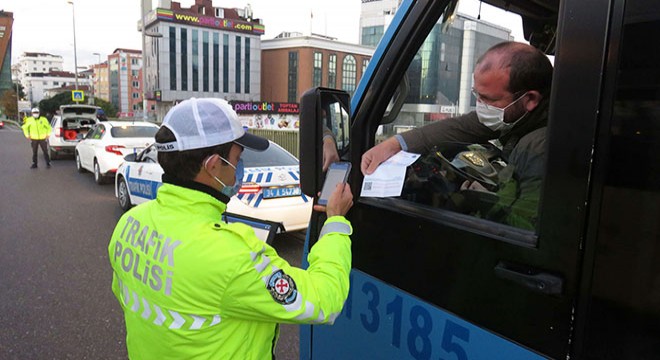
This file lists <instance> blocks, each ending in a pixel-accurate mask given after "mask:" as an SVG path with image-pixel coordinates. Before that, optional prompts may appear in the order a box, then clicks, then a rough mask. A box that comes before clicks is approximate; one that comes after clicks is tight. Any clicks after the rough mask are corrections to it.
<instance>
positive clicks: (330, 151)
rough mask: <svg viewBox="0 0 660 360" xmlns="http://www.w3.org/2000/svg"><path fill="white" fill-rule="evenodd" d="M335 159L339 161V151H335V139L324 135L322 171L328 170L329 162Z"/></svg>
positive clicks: (333, 161)
mask: <svg viewBox="0 0 660 360" xmlns="http://www.w3.org/2000/svg"><path fill="white" fill-rule="evenodd" d="M337 161H339V153H337V145H336V144H335V140H334V139H333V138H332V137H330V136H326V137H325V138H323V171H324V172H325V171H326V170H328V168H329V167H330V164H332V163H335V162H337Z"/></svg>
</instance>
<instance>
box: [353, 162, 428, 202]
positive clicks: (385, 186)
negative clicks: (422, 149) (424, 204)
mask: <svg viewBox="0 0 660 360" xmlns="http://www.w3.org/2000/svg"><path fill="white" fill-rule="evenodd" d="M418 158H419V154H413V153H409V152H405V151H399V152H398V153H397V154H396V155H394V156H392V157H391V158H389V159H387V160H385V161H384V162H383V163H382V164H380V165H379V166H378V168H377V169H376V171H374V172H373V174H371V175H366V176H365V177H364V181H363V182H362V193H361V196H364V197H391V196H399V195H401V190H402V189H403V181H404V180H405V178H406V168H407V167H408V166H410V165H411V164H412V163H414V162H415V160H417V159H418Z"/></svg>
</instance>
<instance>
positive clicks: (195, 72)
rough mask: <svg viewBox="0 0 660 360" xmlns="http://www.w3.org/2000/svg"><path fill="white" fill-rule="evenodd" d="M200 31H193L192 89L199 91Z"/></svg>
mask: <svg viewBox="0 0 660 360" xmlns="http://www.w3.org/2000/svg"><path fill="white" fill-rule="evenodd" d="M198 34H199V31H197V30H193V31H192V89H193V91H199V38H198V36H199V35H198Z"/></svg>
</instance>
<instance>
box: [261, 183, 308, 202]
mask: <svg viewBox="0 0 660 360" xmlns="http://www.w3.org/2000/svg"><path fill="white" fill-rule="evenodd" d="M300 194H302V192H301V191H300V186H289V187H270V188H264V189H263V197H264V199H273V198H280V197H288V196H298V195H300Z"/></svg>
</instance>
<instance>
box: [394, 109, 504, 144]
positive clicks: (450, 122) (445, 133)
mask: <svg viewBox="0 0 660 360" xmlns="http://www.w3.org/2000/svg"><path fill="white" fill-rule="evenodd" d="M498 136H499V132H496V131H492V130H490V129H489V128H487V127H485V126H483V125H482V124H481V123H480V122H479V119H478V118H477V114H476V113H475V112H474V111H473V112H469V113H467V114H465V115H461V116H458V117H454V118H449V119H445V120H438V121H435V122H432V123H430V124H428V125H425V126H422V127H418V128H415V129H412V130H410V131H407V132H405V133H402V134H400V135H397V137H399V143H401V142H403V143H402V146H401V148H402V149H404V150H406V151H409V152H412V153H416V154H426V153H428V152H430V151H431V150H432V149H433V147H434V146H437V145H438V144H441V143H443V142H447V141H455V142H461V143H466V144H480V143H485V142H487V141H488V140H491V139H495V138H497V137H498Z"/></svg>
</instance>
